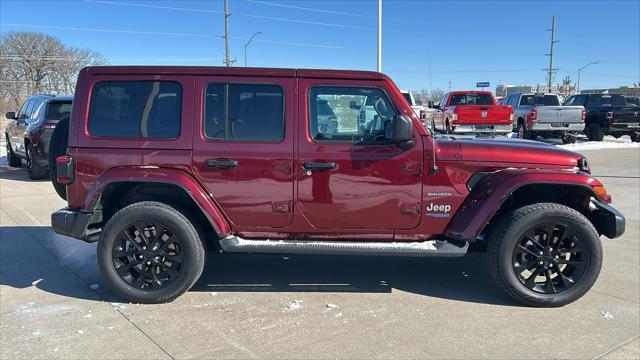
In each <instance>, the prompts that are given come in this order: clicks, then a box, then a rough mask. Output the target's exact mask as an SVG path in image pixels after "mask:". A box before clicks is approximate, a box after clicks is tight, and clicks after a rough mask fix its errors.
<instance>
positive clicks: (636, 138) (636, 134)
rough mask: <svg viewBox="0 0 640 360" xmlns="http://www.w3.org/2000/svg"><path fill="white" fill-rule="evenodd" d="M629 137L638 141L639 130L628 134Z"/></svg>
mask: <svg viewBox="0 0 640 360" xmlns="http://www.w3.org/2000/svg"><path fill="white" fill-rule="evenodd" d="M629 137H630V138H631V141H633V142H640V132H632V133H630V134H629Z"/></svg>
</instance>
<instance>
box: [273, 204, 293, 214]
mask: <svg viewBox="0 0 640 360" xmlns="http://www.w3.org/2000/svg"><path fill="white" fill-rule="evenodd" d="M271 208H272V210H273V212H276V213H281V214H288V213H290V212H291V201H274V202H272V203H271Z"/></svg>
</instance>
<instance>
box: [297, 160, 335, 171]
mask: <svg viewBox="0 0 640 360" xmlns="http://www.w3.org/2000/svg"><path fill="white" fill-rule="evenodd" d="M303 166H304V168H305V169H307V170H329V169H335V168H336V163H334V162H312V161H305V162H304V165H303Z"/></svg>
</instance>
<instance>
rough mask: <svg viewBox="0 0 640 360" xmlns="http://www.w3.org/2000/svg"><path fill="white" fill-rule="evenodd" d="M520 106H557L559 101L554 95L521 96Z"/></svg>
mask: <svg viewBox="0 0 640 360" xmlns="http://www.w3.org/2000/svg"><path fill="white" fill-rule="evenodd" d="M520 105H537V106H558V105H560V100H559V99H558V97H557V96H555V95H544V96H538V95H522V98H520Z"/></svg>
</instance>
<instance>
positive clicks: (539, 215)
mask: <svg viewBox="0 0 640 360" xmlns="http://www.w3.org/2000/svg"><path fill="white" fill-rule="evenodd" d="M555 221H558V222H561V223H565V224H570V225H571V226H574V232H575V233H576V238H578V240H579V241H582V242H583V246H584V248H585V249H586V252H587V255H588V256H587V259H586V265H585V270H584V273H583V274H582V276H581V277H580V278H579V279H578V280H577V281H576V282H575V283H574V284H573V286H571V287H569V288H568V289H566V290H564V291H561V292H559V293H555V294H546V293H540V292H536V291H533V290H531V289H529V288H528V287H526V286H525V285H524V284H523V283H522V282H521V281H520V280H519V279H518V277H517V275H516V271H515V270H514V268H513V262H512V260H513V254H514V249H515V247H516V246H517V245H518V244H519V241H520V238H521V236H522V235H523V234H524V233H525V232H526V231H528V230H530V229H532V228H533V227H535V226H536V225H539V224H542V223H548V222H555ZM489 263H490V267H491V273H492V275H493V277H494V278H495V279H496V281H497V282H498V284H499V285H500V286H501V287H502V289H503V290H504V291H505V292H506V293H507V294H509V295H510V296H511V297H512V298H513V299H515V300H516V301H518V302H520V303H522V304H524V305H528V306H537V307H558V306H563V305H566V304H569V303H571V302H573V301H576V300H577V299H579V298H580V297H582V296H583V295H584V294H585V293H586V292H587V291H589V289H591V287H592V286H593V284H594V283H595V282H596V279H597V278H598V275H599V273H600V269H601V267H602V244H601V243H600V239H599V236H598V233H597V231H596V229H595V228H594V227H593V225H592V224H591V222H589V220H588V219H587V218H586V217H584V215H582V214H581V213H579V212H577V211H576V210H574V209H572V208H569V207H567V206H564V205H560V204H556V203H537V204H532V205H527V206H523V207H521V208H518V209H516V210H513V211H512V212H510V213H508V214H506V215H505V216H504V217H503V218H502V219H501V220H500V221H499V223H498V225H497V226H496V228H495V229H494V230H493V231H492V232H491V234H490V236H489Z"/></svg>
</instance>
